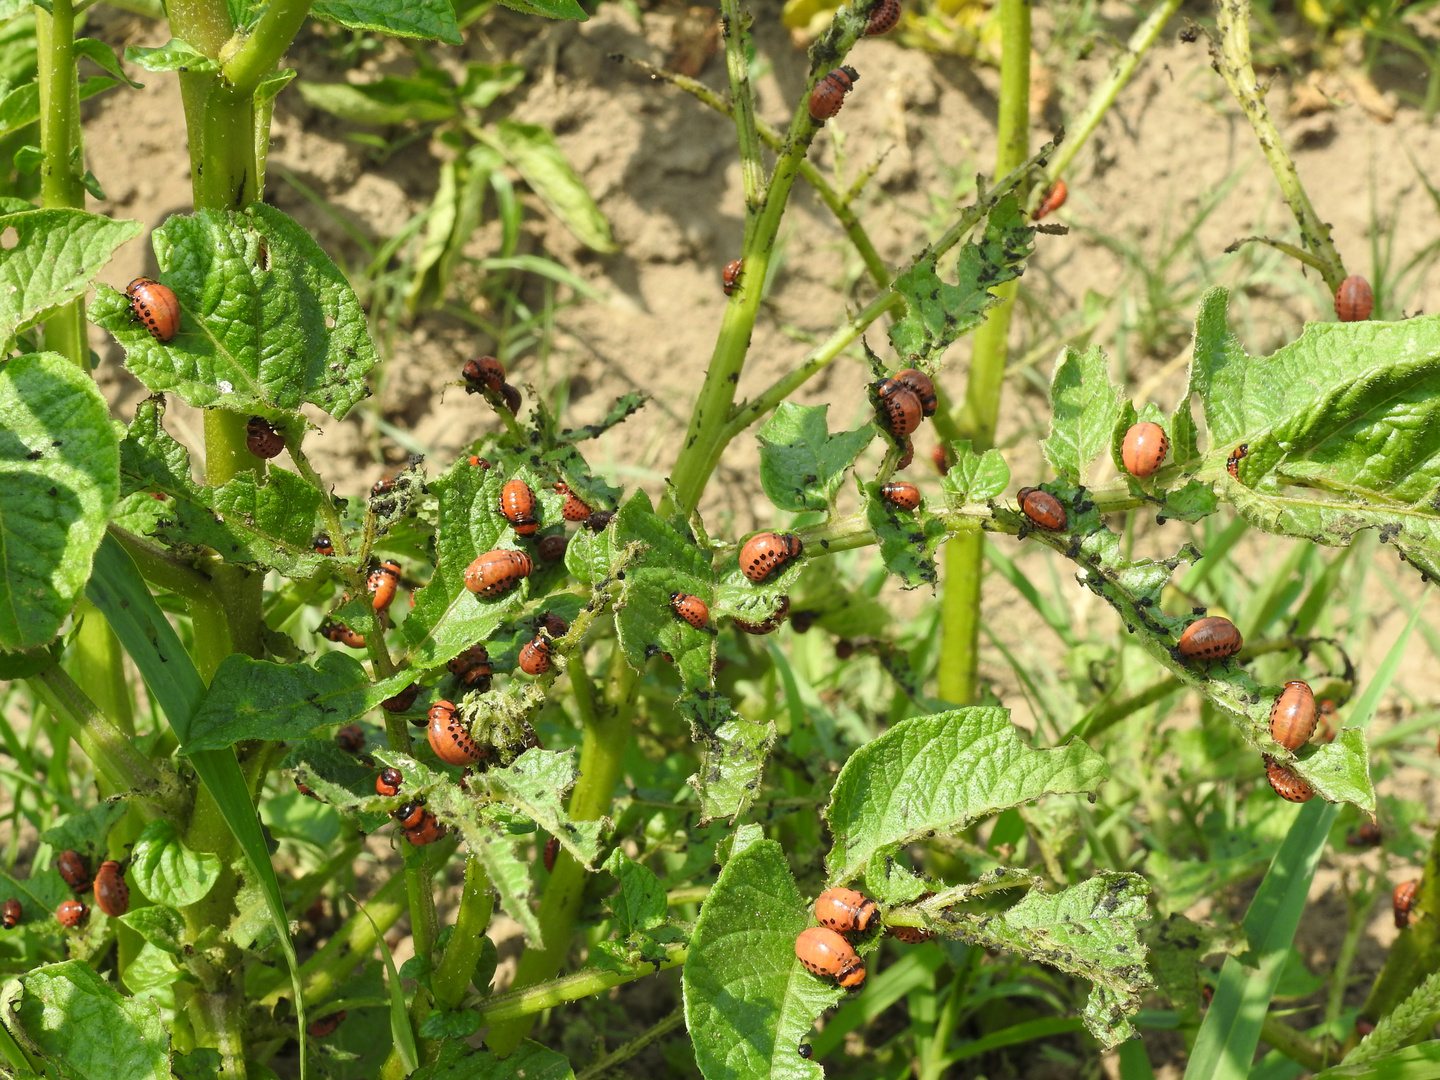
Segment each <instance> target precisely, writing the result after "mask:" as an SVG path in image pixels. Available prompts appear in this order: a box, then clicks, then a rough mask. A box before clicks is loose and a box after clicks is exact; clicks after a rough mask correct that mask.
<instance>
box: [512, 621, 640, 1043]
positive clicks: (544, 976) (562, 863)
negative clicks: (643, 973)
mask: <svg viewBox="0 0 1440 1080" xmlns="http://www.w3.org/2000/svg"><path fill="white" fill-rule="evenodd" d="M639 688H640V680H639V677H638V676H637V675H636V673H635V672H634V671H632V670H631V669H630V666H629V664H628V663H626V661H625V656H624V653H623V652H622V651H621V649H620V648H619V646H618V645H617V646H616V648H615V653H614V656H613V657H612V661H611V669H610V678H609V681H608V684H607V685H606V688H605V700H604V701H603V702H602V703H597V708H596V709H595V710H594V711H593V712H589V713H587V712H586V710H585V703H584V702H582V701H580V697H579V695H577V698H576V700H577V703H578V704H579V706H580V708H581V711H582V717H583V720H584V723H585V736H584V741H583V742H582V743H581V746H580V779H579V780H578V781H577V782H576V784H575V790H574V791H573V792H572V793H571V796H570V817H571V818H572V819H573V820H575V821H596V820H598V819H600V818H602V817H604V816H605V813H606V812H607V811H608V810H609V809H610V802H611V799H612V797H613V795H614V792H615V783H616V781H618V780H619V779H620V763H621V761H622V759H623V758H624V756H625V747H626V745H627V744H628V743H629V741H630V725H631V718H632V716H633V714H634V711H635V697H636V694H637V693H638V691H639ZM585 874H586V870H585V867H584V866H582V865H581V864H580V863H579V862H577V861H576V860H575V857H574V856H572V855H571V854H570V853H569V852H568V851H566V850H565V849H564V848H561V849H560V854H559V856H558V857H557V858H556V860H555V869H554V871H553V872H552V873H551V875H550V883H549V885H547V886H546V889H545V898H544V899H543V900H542V901H541V902H540V913H539V921H540V933H541V935H542V936H543V938H544V940H545V947H544V948H543V949H537V948H535V947H534V946H531V947H530V948H528V949H526V950H525V953H524V955H522V956H521V957H520V965H519V967H518V969H517V970H516V972H515V981H514V983H513V984H512V985H513V987H514V988H515V990H517V991H518V990H521V989H523V988H525V987H529V986H535V985H536V984H537V983H542V982H546V981H547V980H550V979H553V978H554V977H555V973H556V972H557V971H559V970H560V965H561V964H562V963H563V962H564V960H565V957H566V956H567V955H569V952H570V939H571V934H572V931H573V928H574V926H575V916H576V915H577V914H579V911H580V901H581V899H582V897H583V896H584V892H585ZM608 985H614V984H613V983H611V984H608ZM598 989H599V988H597V990H598ZM590 992H591V993H593V992H596V991H590ZM578 996H581V997H585V996H588V994H581V995H578ZM563 1000H572V999H568V998H567V999H563ZM544 1007H545V1006H540V1008H544ZM533 1011H536V1010H523V1011H520V1012H514V1013H506V1014H504V1015H503V1017H502V1016H500V1015H496V1018H495V1019H496V1022H495V1024H494V1026H493V1027H491V1029H490V1033H489V1034H488V1035H487V1036H486V1038H485V1041H486V1044H487V1045H488V1046H489V1047H490V1049H491V1050H493V1051H494V1052H495V1053H496V1054H498V1055H500V1056H501V1057H504V1056H505V1055H507V1054H509V1053H510V1052H511V1051H512V1050H514V1049H515V1047H516V1046H518V1045H519V1044H520V1040H521V1039H523V1038H525V1036H526V1035H527V1034H528V1033H529V1031H530V1027H531V1024H532V1023H533V1018H532V1017H531V1015H530V1013H531V1012H533Z"/></svg>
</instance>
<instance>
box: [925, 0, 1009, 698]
mask: <svg viewBox="0 0 1440 1080" xmlns="http://www.w3.org/2000/svg"><path fill="white" fill-rule="evenodd" d="M999 18H1000V115H999V129H998V136H999V140H998V141H999V145H998V146H997V147H996V151H995V175H996V176H1003V175H1005V174H1006V173H1008V172H1010V171H1011V170H1013V169H1016V168H1018V167H1019V166H1020V165H1022V164H1023V163H1024V161H1025V158H1026V156H1027V152H1028V150H1029V144H1030V4H1029V0H1000V8H999ZM1015 289H1016V282H1013V281H1009V282H1006V283H1005V284H1004V285H1001V286H999V287H998V288H996V289H995V290H994V292H995V295H996V296H998V297H1000V303H998V304H996V305H995V306H994V307H993V308H991V309H990V317H989V318H988V319H986V321H985V323H984V325H983V326H981V327H980V329H979V330H977V331H976V332H975V342H974V347H973V349H972V351H971V355H970V375H969V379H968V381H967V383H966V386H965V403H964V405H963V406H962V407H961V410H960V417H959V427H960V434H961V436H962V437H963V438H967V439H969V440H970V443H971V446H972V447H973V448H974V449H975V450H988V449H989V448H990V447H992V446H994V445H995V427H996V423H997V422H998V420H999V416H1000V388H1001V386H1003V385H1004V381H1005V360H1006V356H1007V353H1008V351H1009V336H1010V315H1011V312H1012V311H1013V310H1014V304H1015ZM984 572H985V537H984V535H983V534H982V533H973V534H971V535H969V536H963V537H960V538H959V539H957V540H952V541H950V543H948V544H947V545H945V592H944V595H943V596H942V598H941V609H940V627H941V646H940V664H939V675H938V686H937V689H938V691H939V694H940V696H941V697H942V698H944V699H945V700H947V701H952V702H955V703H956V704H960V705H965V704H969V703H970V702H972V701H974V700H975V697H976V693H977V691H978V687H977V686H976V680H977V678H978V674H979V662H980V650H979V644H980V582H981V579H982V577H983V575H984Z"/></svg>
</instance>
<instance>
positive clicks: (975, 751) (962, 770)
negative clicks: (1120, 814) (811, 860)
mask: <svg viewBox="0 0 1440 1080" xmlns="http://www.w3.org/2000/svg"><path fill="white" fill-rule="evenodd" d="M1108 775H1109V768H1108V766H1107V765H1106V764H1105V760H1104V759H1103V758H1102V757H1100V755H1099V754H1097V753H1095V751H1093V750H1091V749H1090V748H1089V747H1088V746H1086V745H1085V744H1084V743H1082V742H1078V741H1075V742H1071V743H1068V744H1067V745H1065V746H1060V747H1054V748H1052V749H1048V750H1035V749H1032V748H1031V747H1029V746H1026V745H1025V743H1024V742H1023V741H1022V740H1021V738H1020V734H1019V732H1018V731H1016V729H1015V727H1014V725H1013V724H1011V723H1010V712H1009V710H1008V709H1001V708H995V707H980V706H976V707H971V708H965V709H955V710H953V711H950V712H943V713H935V714H933V715H930V716H918V717H914V718H913V719H910V720H905V721H902V722H901V723H898V724H896V725H895V726H894V727H892V728H891V729H890V730H889V731H887V732H886V733H885V734H883V735H881V736H880V737H879V738H878V739H875V740H874V741H872V742H870V743H867V744H866V745H865V746H862V747H861V748H860V749H859V750H857V751H856V752H855V753H854V754H852V755H851V756H850V759H849V760H848V761H847V762H846V763H845V767H844V768H843V769H841V770H840V776H839V778H838V779H837V780H836V781H835V788H834V790H833V792H832V796H831V802H830V806H829V807H828V808H827V809H826V811H825V817H826V819H827V820H828V821H829V823H830V829H831V831H832V832H833V833H834V834H835V846H834V847H833V848H832V849H831V851H830V855H829V858H828V860H827V865H828V867H829V873H830V881H831V883H832V884H840V883H844V882H847V881H850V880H851V879H853V878H855V877H857V876H858V875H859V874H860V873H862V872H863V870H864V869H865V866H866V864H867V863H868V862H870V860H871V859H872V858H873V857H874V856H875V855H877V854H881V853H885V852H889V851H894V850H897V849H899V848H900V847H901V846H902V845H903V844H906V843H908V842H910V841H912V840H914V839H916V838H918V837H921V836H924V835H925V834H926V833H928V832H931V831H934V832H940V833H949V832H955V831H957V830H959V829H962V828H964V827H965V826H967V825H969V824H970V823H972V822H975V821H978V820H980V819H981V818H983V817H987V816H989V815H990V814H995V813H998V812H999V811H1001V810H1004V809H1005V808H1006V807H1010V806H1019V805H1020V804H1022V803H1026V802H1029V801H1031V800H1032V799H1038V798H1040V797H1041V796H1042V795H1046V794H1069V793H1075V792H1092V791H1094V790H1096V788H1097V787H1098V786H1099V784H1100V782H1101V781H1102V780H1104V779H1105V778H1106V777H1107V776H1108Z"/></svg>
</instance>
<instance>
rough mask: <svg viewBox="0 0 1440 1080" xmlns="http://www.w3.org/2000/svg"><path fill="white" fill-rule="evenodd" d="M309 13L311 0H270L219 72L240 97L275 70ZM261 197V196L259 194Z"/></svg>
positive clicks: (244, 96)
mask: <svg viewBox="0 0 1440 1080" xmlns="http://www.w3.org/2000/svg"><path fill="white" fill-rule="evenodd" d="M309 14H310V0H271V2H270V3H269V4H267V5H266V7H265V14H264V15H262V16H260V21H259V23H257V24H256V26H255V29H254V30H253V31H252V32H251V33H250V34H249V35H248V36H247V37H245V38H244V39H243V43H242V44H240V47H239V48H238V50H236V51H235V53H234V55H233V56H232V57H230V58H228V59H226V60H225V65H224V67H222V68H221V70H220V73H221V75H222V77H223V78H224V80H225V82H227V83H228V84H229V85H230V87H231V93H232V94H234V96H235V97H237V98H245V99H247V100H248V99H250V98H252V97H253V95H254V93H255V90H256V88H257V87H258V86H259V85H260V82H261V80H262V79H264V78H265V77H266V76H267V75H269V74H270V73H271V72H273V71H274V70H275V65H276V64H278V63H279V62H280V58H281V57H282V56H284V55H285V50H286V49H288V48H289V47H290V43H291V42H292V41H294V40H295V35H296V34H297V33H298V32H299V30H300V27H301V26H302V25H303V24H304V22H305V17H306V16H307V15H309ZM257 198H258V196H257Z"/></svg>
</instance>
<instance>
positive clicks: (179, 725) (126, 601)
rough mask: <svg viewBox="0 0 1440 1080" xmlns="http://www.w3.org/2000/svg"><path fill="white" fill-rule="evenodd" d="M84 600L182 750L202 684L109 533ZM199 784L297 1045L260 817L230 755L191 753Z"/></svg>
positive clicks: (290, 955) (296, 971) (301, 1017)
mask: <svg viewBox="0 0 1440 1080" xmlns="http://www.w3.org/2000/svg"><path fill="white" fill-rule="evenodd" d="M85 595H86V597H87V598H88V599H89V600H90V602H91V603H92V604H94V605H95V606H96V607H97V608H99V609H100V611H101V612H102V613H103V614H104V616H105V618H106V619H107V620H108V621H109V623H110V627H111V629H112V630H114V631H115V636H116V637H118V638H119V639H120V641H121V642H122V643H123V644H124V646H125V651H126V652H128V653H129V654H130V658H131V659H132V660H134V661H135V666H136V667H137V668H139V669H140V674H141V676H142V677H143V678H144V679H145V684H146V685H147V686H148V687H149V688H150V692H151V693H152V694H153V695H154V696H155V700H156V701H157V702H158V703H159V705H160V708H161V709H162V710H164V712H165V716H166V719H168V720H169V722H170V726H171V728H172V729H174V731H175V735H176V737H177V738H178V739H179V740H180V745H181V746H182V747H183V746H184V745H185V741H186V737H187V736H188V735H189V732H190V721H191V718H192V717H194V715H195V713H196V712H197V711H198V710H199V708H200V703H201V702H202V701H203V700H204V699H205V694H206V687H205V682H204V680H203V679H201V678H200V672H198V671H197V670H196V669H195V665H194V663H192V662H191V660H190V654H189V653H187V652H186V651H185V648H184V646H182V645H181V644H180V639H179V638H177V637H176V636H175V631H174V629H173V628H172V627H171V626H170V623H169V621H168V620H167V619H166V618H165V614H164V612H162V611H161V610H160V607H159V605H158V604H156V603H155V598H154V597H153V596H151V595H150V590H149V588H148V587H147V586H146V585H145V579H144V578H142V577H141V576H140V571H139V570H138V569H136V567H135V563H134V562H133V561H132V560H131V558H130V555H129V554H128V553H127V552H126V551H125V549H124V548H123V547H121V546H120V542H119V541H118V540H116V539H115V537H114V536H110V535H107V536H106V537H105V539H104V540H103V541H102V542H101V544H100V547H99V549H98V550H97V551H96V552H95V571H94V574H93V575H92V577H91V578H90V584H89V585H88V586H86V589H85ZM190 763H191V764H192V765H193V766H194V768H195V772H196V775H198V776H199V777H200V781H201V783H203V784H204V785H205V787H206V788H207V789H208V790H209V791H210V794H211V795H212V796H213V797H214V799H215V804H216V806H217V807H219V809H220V813H221V814H222V815H223V816H224V818H225V823H226V824H227V825H228V826H229V827H230V831H231V832H232V833H234V835H235V839H236V840H237V841H238V842H239V844H240V848H241V850H243V851H244V852H245V856H246V858H247V859H248V860H249V861H250V866H251V868H252V869H253V870H254V871H255V874H256V875H257V877H258V878H259V880H260V883H261V886H262V888H263V889H264V891H265V901H266V906H267V907H268V908H269V911H270V921H271V922H272V923H273V924H274V926H275V930H276V933H277V934H278V935H279V939H280V947H281V949H283V950H284V952H285V962H286V963H287V964H289V966H290V982H291V985H292V986H293V987H294V989H295V1008H296V1013H297V1016H296V1023H297V1024H298V1025H299V1028H300V1031H301V1032H302V1036H301V1045H302V1046H303V1045H304V1042H303V1032H304V1029H305V1002H304V998H303V996H302V994H301V989H300V964H299V961H298V960H297V959H296V956H295V943H294V942H293V941H291V940H290V923H289V920H288V919H287V918H286V915H285V904H284V902H283V901H282V900H281V898H280V882H279V881H277V880H276V878H275V868H274V867H273V866H272V865H271V864H270V852H269V849H268V848H267V847H266V845H265V837H264V835H263V834H262V833H261V832H260V818H259V816H258V815H257V814H256V813H255V806H254V804H253V803H252V802H251V801H250V792H249V789H248V788H247V786H246V784H245V777H244V775H243V774H242V773H241V772H240V763H239V762H238V761H236V760H235V752H234V751H233V750H206V751H200V752H198V753H195V754H192V755H190ZM306 1072H307V1070H306V1055H305V1054H304V1053H302V1054H301V1055H300V1075H301V1076H302V1077H304V1076H305V1075H306Z"/></svg>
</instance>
